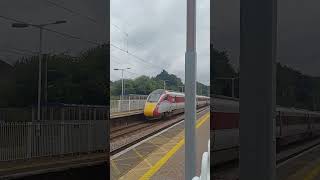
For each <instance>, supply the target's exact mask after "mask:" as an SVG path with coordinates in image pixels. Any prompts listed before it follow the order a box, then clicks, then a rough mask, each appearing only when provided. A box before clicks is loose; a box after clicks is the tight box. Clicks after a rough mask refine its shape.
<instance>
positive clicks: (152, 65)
mask: <svg viewBox="0 0 320 180" xmlns="http://www.w3.org/2000/svg"><path fill="white" fill-rule="evenodd" d="M110 45H111V46H112V47H115V48H117V49H119V50H120V51H123V52H125V53H127V54H128V55H130V56H132V57H134V58H135V59H137V60H139V61H141V62H144V63H145V64H148V65H149V66H150V67H152V68H158V69H161V70H165V69H164V68H162V67H160V66H158V65H156V64H153V63H150V62H148V61H147V60H145V59H143V58H140V57H138V56H136V55H134V54H132V53H130V52H127V51H126V50H124V49H122V48H120V47H118V46H116V45H114V44H112V43H111V44H110Z"/></svg>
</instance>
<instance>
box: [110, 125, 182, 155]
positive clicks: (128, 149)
mask: <svg viewBox="0 0 320 180" xmlns="http://www.w3.org/2000/svg"><path fill="white" fill-rule="evenodd" d="M182 122H184V120H182V121H180V122H178V123H177V124H175V125H173V126H170V127H168V128H167V129H164V130H162V131H160V132H158V133H156V134H154V135H152V136H150V137H148V138H146V139H144V140H142V141H140V142H138V143H137V144H134V145H133V146H130V147H128V148H127V149H125V150H123V151H120V152H118V153H117V154H115V155H113V156H111V157H110V159H111V160H113V159H115V158H117V157H119V156H121V155H122V154H124V153H126V152H128V151H130V150H132V149H133V148H135V147H137V146H139V145H141V144H143V143H145V142H146V141H149V140H150V139H152V138H154V137H156V136H159V135H160V134H162V133H165V132H166V131H168V130H169V129H171V128H173V127H175V126H177V125H179V124H181V123H182Z"/></svg>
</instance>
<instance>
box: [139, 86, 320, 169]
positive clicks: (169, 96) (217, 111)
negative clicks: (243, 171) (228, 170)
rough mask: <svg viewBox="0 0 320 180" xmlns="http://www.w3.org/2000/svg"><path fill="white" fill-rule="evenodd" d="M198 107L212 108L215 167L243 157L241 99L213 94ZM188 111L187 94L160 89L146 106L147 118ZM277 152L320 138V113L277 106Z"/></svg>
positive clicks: (211, 124) (212, 145)
mask: <svg viewBox="0 0 320 180" xmlns="http://www.w3.org/2000/svg"><path fill="white" fill-rule="evenodd" d="M196 103H197V108H200V107H204V106H208V105H210V114H211V115H210V116H211V118H210V139H212V140H211V148H210V149H211V151H212V153H213V156H214V158H213V164H214V165H217V164H220V163H225V162H228V161H232V160H235V159H237V158H238V157H239V119H240V112H239V99H236V98H231V97H225V96H219V95H212V98H210V97H207V96H197V97H196ZM183 111H184V93H181V92H174V91H167V90H163V89H157V90H155V91H153V92H152V93H150V95H149V96H148V98H147V101H146V103H145V107H144V115H145V117H147V119H158V118H163V117H167V116H170V115H173V114H177V113H182V112H183ZM275 119H276V130H275V135H276V144H277V149H280V148H279V147H284V146H286V145H288V144H291V143H294V142H298V141H301V140H305V139H308V138H312V137H316V136H320V112H314V111H309V110H305V109H297V108H292V107H291V108H290V107H281V106H277V107H276V114H275Z"/></svg>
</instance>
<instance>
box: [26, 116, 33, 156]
mask: <svg viewBox="0 0 320 180" xmlns="http://www.w3.org/2000/svg"><path fill="white" fill-rule="evenodd" d="M26 125H27V133H28V134H27V139H28V140H27V158H28V159H30V158H31V149H32V132H31V131H32V122H27V124H26Z"/></svg>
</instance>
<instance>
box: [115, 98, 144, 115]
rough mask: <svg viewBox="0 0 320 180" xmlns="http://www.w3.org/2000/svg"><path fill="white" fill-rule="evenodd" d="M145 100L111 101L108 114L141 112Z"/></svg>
mask: <svg viewBox="0 0 320 180" xmlns="http://www.w3.org/2000/svg"><path fill="white" fill-rule="evenodd" d="M145 102H146V100H111V101H110V113H111V114H112V113H119V112H127V111H136V110H142V109H143V107H144V104H145Z"/></svg>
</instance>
